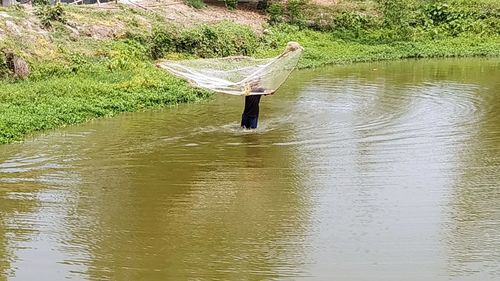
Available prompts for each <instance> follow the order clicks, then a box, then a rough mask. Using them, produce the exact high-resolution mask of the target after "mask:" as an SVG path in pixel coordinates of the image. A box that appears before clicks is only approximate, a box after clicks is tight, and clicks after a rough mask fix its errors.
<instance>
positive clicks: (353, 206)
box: [0, 59, 500, 281]
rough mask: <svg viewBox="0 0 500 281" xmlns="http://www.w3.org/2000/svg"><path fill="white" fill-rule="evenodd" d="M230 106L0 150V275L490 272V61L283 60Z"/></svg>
mask: <svg viewBox="0 0 500 281" xmlns="http://www.w3.org/2000/svg"><path fill="white" fill-rule="evenodd" d="M241 110H242V99H241V98H240V97H232V96H222V95H221V96H217V97H216V98H215V99H214V100H213V101H211V102H208V103H206V104H198V105H182V106H179V107H176V108H170V109H165V110H162V111H153V112H151V111H150V112H143V113H137V114H126V115H122V116H119V117H117V118H112V119H106V120H99V121H95V122H91V123H90V124H85V125H82V126H75V127H70V128H66V129H63V130H58V131H54V132H50V133H48V134H45V135H42V136H38V137H36V138H35V139H32V140H28V141H26V142H25V143H22V144H14V145H4V146H0V280H3V279H7V280H63V279H65V278H70V279H73V280H274V279H275V280H284V279H285V280H288V279H290V280H346V281H347V280H349V281H351V280H366V281H368V280H369V281H373V280H381V281H388V280H394V281H396V280H397V281H401V280H405V281H408V280H410V281H411V280H480V281H487V280H500V250H499V249H500V60H498V59H466V60H431V61H401V62H390V63H376V64H359V65H351V66H335V67H330V68H323V69H318V70H309V71H300V72H295V73H294V74H293V76H292V77H291V78H290V80H289V81H288V82H287V84H286V85H285V86H284V87H283V88H282V89H281V90H280V92H279V93H278V94H277V95H275V96H273V97H265V98H263V100H262V108H261V124H260V128H259V129H258V130H257V131H255V132H246V131H241V130H240V129H238V122H239V117H240V114H241ZM2 276H3V277H2Z"/></svg>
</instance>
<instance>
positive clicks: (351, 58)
mask: <svg viewBox="0 0 500 281" xmlns="http://www.w3.org/2000/svg"><path fill="white" fill-rule="evenodd" d="M270 33H271V35H268V36H267V37H266V38H264V41H265V43H263V44H261V46H260V47H259V48H258V50H257V52H256V55H257V56H259V57H269V56H275V55H277V54H279V53H280V52H281V51H282V47H283V46H285V45H286V42H288V41H298V42H299V43H300V44H301V45H302V46H303V47H304V48H305V51H304V55H303V57H302V59H301V60H300V62H299V68H309V67H318V66H322V65H327V64H346V63H354V62H369V61H380V60H396V59H404V58H443V57H473V56H500V36H490V37H477V36H474V37H472V36H462V37H448V38H443V39H424V40H419V41H396V42H391V43H379V44H363V43H359V42H356V41H346V40H343V39H339V38H336V37H335V36H333V35H332V34H331V33H325V32H318V31H312V30H309V29H300V28H298V27H294V26H289V25H282V26H276V27H274V28H271V29H270Z"/></svg>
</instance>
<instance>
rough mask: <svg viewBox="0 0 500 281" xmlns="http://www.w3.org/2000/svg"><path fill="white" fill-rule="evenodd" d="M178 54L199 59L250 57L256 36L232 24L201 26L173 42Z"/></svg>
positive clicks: (255, 43) (187, 31) (254, 47)
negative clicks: (232, 56)
mask: <svg viewBox="0 0 500 281" xmlns="http://www.w3.org/2000/svg"><path fill="white" fill-rule="evenodd" d="M175 46H176V50H177V51H178V52H188V53H191V54H195V55H197V56H200V57H204V58H207V57H221V56H222V57H224V56H231V55H250V54H252V53H253V52H254V51H255V49H256V47H257V36H256V35H255V33H254V32H253V31H252V30H251V29H250V28H249V27H247V26H243V25H239V24H235V23H232V22H222V23H219V24H217V25H211V26H209V25H201V26H198V27H196V28H193V29H189V30H186V31H184V32H182V33H181V34H180V36H179V38H178V39H177V40H176V41H175Z"/></svg>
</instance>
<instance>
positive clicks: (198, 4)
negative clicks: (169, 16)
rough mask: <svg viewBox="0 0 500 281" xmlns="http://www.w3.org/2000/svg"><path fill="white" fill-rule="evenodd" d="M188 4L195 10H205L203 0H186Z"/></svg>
mask: <svg viewBox="0 0 500 281" xmlns="http://www.w3.org/2000/svg"><path fill="white" fill-rule="evenodd" d="M186 4H187V5H188V6H191V7H193V8H195V9H202V8H205V3H204V2H203V0H186Z"/></svg>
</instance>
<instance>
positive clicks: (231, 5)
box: [224, 0, 238, 10]
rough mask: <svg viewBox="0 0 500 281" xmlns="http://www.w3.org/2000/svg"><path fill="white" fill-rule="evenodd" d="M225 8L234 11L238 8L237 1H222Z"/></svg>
mask: <svg viewBox="0 0 500 281" xmlns="http://www.w3.org/2000/svg"><path fill="white" fill-rule="evenodd" d="M224 3H225V4H226V7H227V8H228V9H230V10H234V9H236V7H238V0H224Z"/></svg>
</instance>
